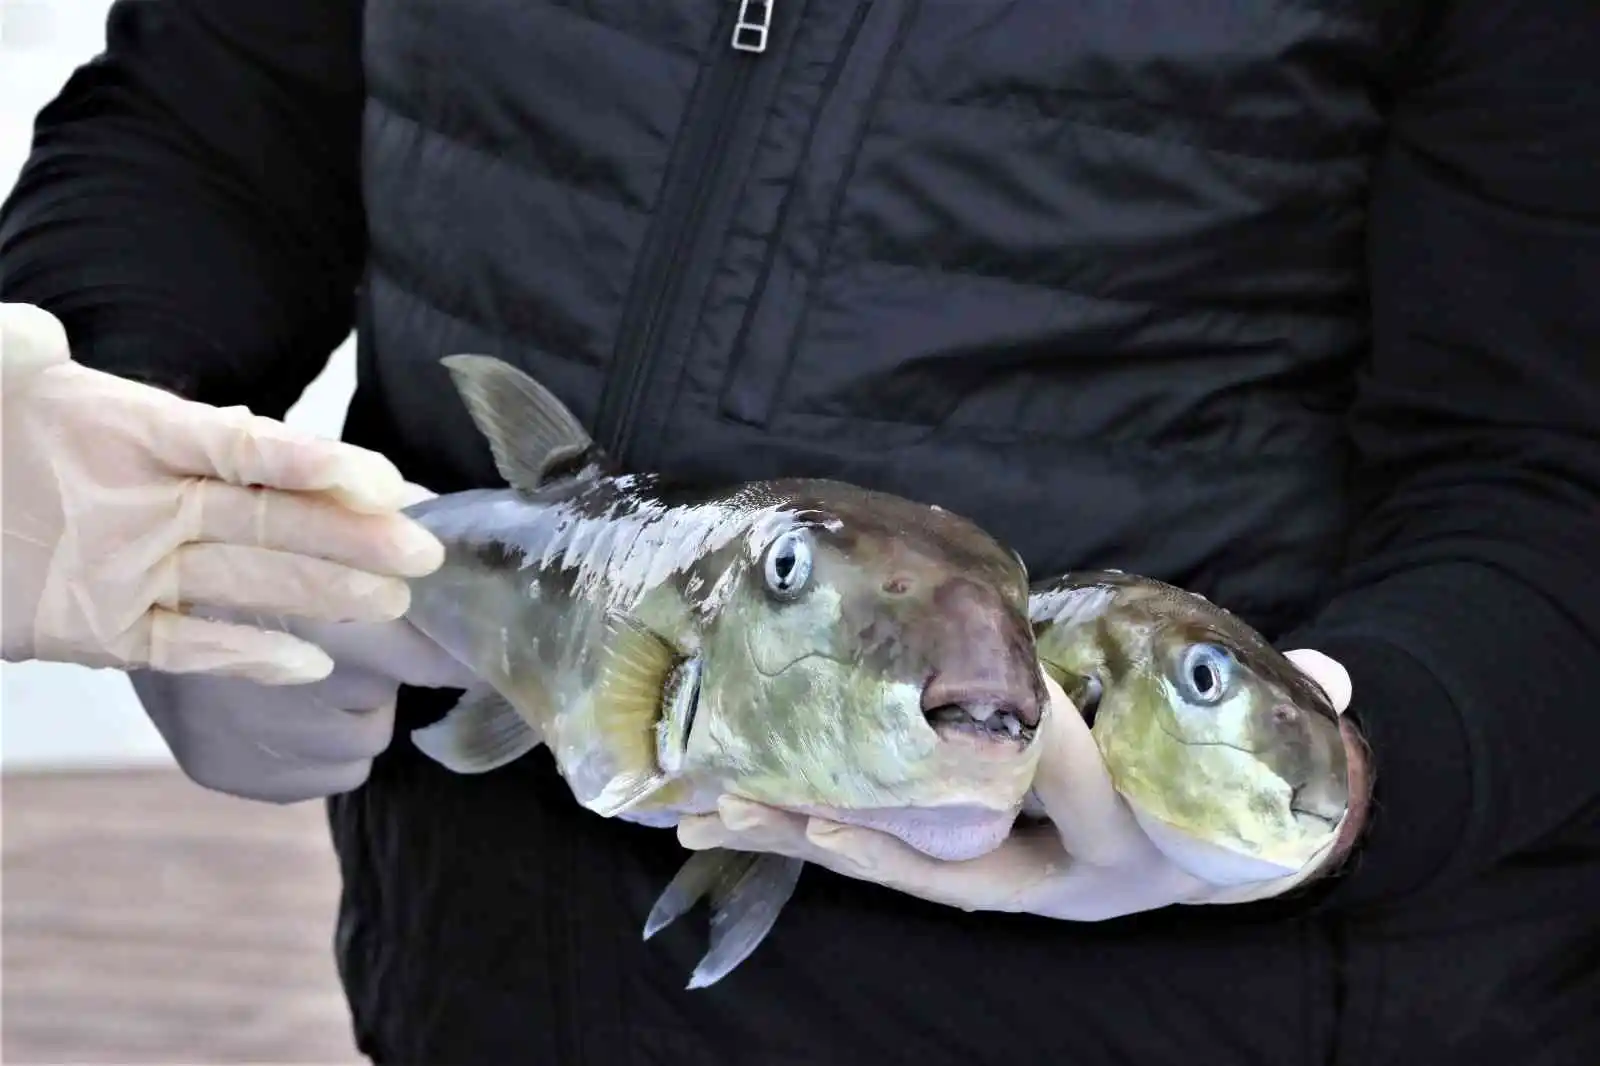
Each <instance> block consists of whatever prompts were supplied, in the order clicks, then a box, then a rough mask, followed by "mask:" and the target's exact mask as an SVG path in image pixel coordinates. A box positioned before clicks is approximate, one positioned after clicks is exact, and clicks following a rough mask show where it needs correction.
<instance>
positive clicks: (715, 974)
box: [644, 849, 805, 989]
mask: <svg viewBox="0 0 1600 1066" xmlns="http://www.w3.org/2000/svg"><path fill="white" fill-rule="evenodd" d="M804 869H805V863H804V861H802V860H800V859H791V858H789V857H787V856H784V855H766V854H756V853H751V852H742V851H727V850H723V849H713V850H711V851H701V852H696V853H695V854H694V855H692V856H690V858H689V861H688V862H686V863H684V864H683V868H682V869H680V870H679V871H678V874H677V876H676V877H674V878H673V879H672V882H671V883H670V884H668V885H667V887H666V889H665V890H664V891H663V892H662V893H661V896H660V897H659V898H658V899H657V900H656V904H655V906H654V907H652V908H651V910H650V916H649V917H648V918H647V919H646V920H645V928H644V937H645V939H646V940H648V939H650V938H651V937H652V936H654V935H655V934H656V933H658V932H660V931H661V930H662V929H665V928H666V927H667V926H669V925H671V924H672V923H673V922H675V921H677V920H678V919H679V918H680V917H682V916H683V915H684V914H687V913H688V912H689V911H690V910H691V909H692V908H693V907H694V905H695V903H696V902H698V901H699V900H700V899H701V898H702V897H704V898H706V900H707V901H708V902H709V903H710V905H711V946H710V948H709V949H707V951H706V953H705V955H704V956H702V957H701V959H700V964H699V965H698V966H696V967H695V970H694V973H693V975H692V976H691V977H690V978H689V985H688V987H689V988H690V989H696V988H705V987H707V986H709V985H713V984H715V983H716V982H718V981H720V980H722V978H724V977H726V976H727V975H728V974H730V973H732V972H733V970H734V969H735V968H736V967H737V966H738V965H739V964H740V963H741V962H743V961H744V960H745V959H746V958H748V957H749V956H750V953H751V952H753V951H755V949H756V948H757V947H759V946H760V944H761V942H762V941H763V940H765V939H766V937H767V934H768V933H770V932H771V931H772V927H773V925H775V924H776V923H777V920H778V915H779V913H781V912H782V910H783V908H784V905H785V904H787V903H788V902H789V898H790V897H791V896H792V895H794V890H795V886H796V885H798V884H799V882H800V873H801V871H802V870H804Z"/></svg>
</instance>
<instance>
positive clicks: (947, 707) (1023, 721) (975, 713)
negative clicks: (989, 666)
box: [922, 689, 1039, 747]
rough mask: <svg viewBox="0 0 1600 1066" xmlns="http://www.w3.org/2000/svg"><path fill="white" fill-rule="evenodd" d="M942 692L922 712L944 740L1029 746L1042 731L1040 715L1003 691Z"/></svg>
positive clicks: (935, 731)
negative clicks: (934, 702) (936, 700)
mask: <svg viewBox="0 0 1600 1066" xmlns="http://www.w3.org/2000/svg"><path fill="white" fill-rule="evenodd" d="M940 695H941V696H942V697H943V701H942V702H940V703H939V704H937V705H935V706H932V707H928V708H926V709H924V711H923V712H922V715H923V718H925V719H926V720H927V722H928V725H929V726H931V727H932V728H933V731H934V733H935V734H937V735H938V737H939V739H941V740H957V739H961V740H981V741H985V742H993V741H998V742H1001V743H1014V744H1016V745H1017V746H1019V747H1026V746H1027V745H1029V744H1031V743H1032V742H1033V738H1034V735H1035V734H1036V733H1037V732H1038V729H1039V722H1038V717H1037V716H1036V715H1029V714H1028V713H1027V712H1026V711H1025V710H1023V709H1022V708H1019V707H1018V706H1017V705H1016V704H1015V703H1014V702H1013V701H1012V700H1010V699H1009V698H1007V696H1006V695H1005V694H1003V693H998V692H994V691H990V690H981V689H972V690H965V691H948V692H942V693H940ZM1030 719H1031V720H1030Z"/></svg>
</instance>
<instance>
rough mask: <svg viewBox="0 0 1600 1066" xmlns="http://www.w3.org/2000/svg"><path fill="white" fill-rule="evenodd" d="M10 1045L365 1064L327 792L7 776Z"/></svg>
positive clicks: (77, 1056) (17, 1061) (141, 778)
mask: <svg viewBox="0 0 1600 1066" xmlns="http://www.w3.org/2000/svg"><path fill="white" fill-rule="evenodd" d="M0 803H3V812H0V819H3V822H0V837H3V842H4V868H3V883H0V901H3V905H0V914H3V938H0V949H3V953H4V954H3V970H0V980H3V1003H0V1007H3V1011H4V1014H3V1017H0V1028H3V1033H4V1039H3V1047H0V1061H3V1062H5V1063H7V1064H10V1066H21V1064H45V1063H51V1064H55V1063H125V1064H131V1063H161V1064H163V1066H176V1064H188V1063H219V1064H220V1063H280V1064H288V1063H307V1064H311V1063H317V1064H324V1063H325V1064H338V1063H364V1062H365V1061H366V1060H365V1059H364V1058H362V1057H361V1056H359V1055H358V1054H357V1053H356V1052H355V1049H354V1047H353V1046H352V1043H351V1038H350V1034H349V1025H348V1015H347V1014H346V1010H345V1004H344V999H343V997H342V996H341V994H340V992H339V988H338V985H337V982H336V978H335V975H334V970H333V961H332V954H331V938H332V927H333V915H334V907H335V903H336V899H337V891H338V882H337V874H336V871H335V869H334V865H333V857H332V853H331V852H330V850H329V844H328V838H327V831H326V829H325V827H324V823H323V813H322V806H321V805H320V804H316V803H310V804H301V805H298V806H295V807H287V808H285V807H274V806H270V805H266V804H252V803H246V802H244V801H242V800H234V799H231V798H229V797H226V796H221V795H218V794H216V793H212V792H207V791H205V790H203V789H201V788H199V787H197V786H195V785H193V784H191V783H189V782H188V781H187V780H186V779H185V778H183V777H181V776H180V775H178V774H177V773H175V772H172V773H169V772H163V771H145V772H129V773H92V774H91V773H80V774H33V773H29V774H9V773H8V774H5V775H3V776H0Z"/></svg>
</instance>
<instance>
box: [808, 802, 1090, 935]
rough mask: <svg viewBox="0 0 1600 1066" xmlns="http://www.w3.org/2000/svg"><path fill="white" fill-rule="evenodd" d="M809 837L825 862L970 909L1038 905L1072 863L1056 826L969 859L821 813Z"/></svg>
mask: <svg viewBox="0 0 1600 1066" xmlns="http://www.w3.org/2000/svg"><path fill="white" fill-rule="evenodd" d="M805 841H806V845H807V851H806V854H804V855H803V856H802V857H804V858H807V859H808V860H809V861H811V862H814V863H816V864H818V865H820V866H825V867H827V868H829V869H831V870H833V871H834V872H836V873H840V874H843V875H845V876H847V877H854V878H858V879H860V880H865V881H873V882H876V883H877V884H881V885H884V886H885V887H887V888H892V889H895V890H897V891H900V892H905V893H907V894H908V895H913V896H919V897H921V898H923V899H928V900H932V901H934V902H936V903H943V904H945V905H946V906H951V907H958V908H961V909H962V910H992V911H1010V912H1022V911H1031V910H1035V909H1037V908H1038V907H1039V906H1040V905H1041V902H1042V900H1043V898H1044V897H1045V896H1046V895H1047V894H1054V892H1055V885H1054V883H1053V882H1054V879H1056V878H1058V877H1060V876H1061V875H1063V874H1065V873H1066V872H1067V869H1068V867H1069V866H1070V865H1071V860H1070V859H1069V858H1068V856H1067V855H1066V854H1065V853H1064V852H1063V851H1062V850H1061V843H1060V841H1059V840H1058V839H1057V838H1056V837H1055V835H1054V834H1053V833H1052V832H1050V831H1049V829H1048V828H1042V829H1041V828H1035V829H1032V830H1029V829H1018V830H1016V831H1014V832H1013V833H1012V834H1011V835H1010V836H1009V837H1007V838H1006V839H1005V841H1004V842H1002V843H1001V844H1000V846H999V847H998V848H995V849H994V850H993V851H991V852H989V853H987V854H985V855H981V856H979V857H978V858H975V859H968V860H965V861H962V862H948V861H944V860H941V859H935V858H932V857H931V856H928V855H924V854H923V853H922V852H920V851H917V850H916V849H915V848H913V847H911V846H910V845H909V844H906V843H905V842H904V841H902V840H900V839H898V838H896V837H893V836H890V835H889V834H887V833H882V832H879V831H877V830H873V829H863V828H860V827H857V826H849V825H841V824H840V823H838V822H829V821H825V820H823V819H820V818H814V819H812V820H811V821H810V822H809V823H808V824H807V826H806V831H805ZM1047 888H1048V892H1046V891H1045V890H1046V889H1047Z"/></svg>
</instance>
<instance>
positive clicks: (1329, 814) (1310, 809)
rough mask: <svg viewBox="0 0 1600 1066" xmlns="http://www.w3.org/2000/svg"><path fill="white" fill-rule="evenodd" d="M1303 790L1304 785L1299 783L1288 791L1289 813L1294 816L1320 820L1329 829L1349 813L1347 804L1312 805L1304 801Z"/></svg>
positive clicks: (1336, 825)
mask: <svg viewBox="0 0 1600 1066" xmlns="http://www.w3.org/2000/svg"><path fill="white" fill-rule="evenodd" d="M1304 792H1305V786H1304V785H1301V786H1299V787H1297V788H1295V789H1294V790H1293V791H1292V792H1291V793H1290V795H1289V813H1290V814H1292V815H1294V816H1296V817H1305V818H1310V819H1312V820H1314V821H1317V822H1321V823H1322V824H1323V825H1324V826H1326V827H1327V828H1329V829H1337V828H1339V823H1341V822H1343V821H1344V816H1345V815H1346V814H1348V813H1349V807H1348V805H1344V806H1332V807H1330V806H1328V805H1326V804H1324V805H1321V806H1320V807H1318V806H1313V805H1311V804H1308V803H1307V802H1306V797H1305V796H1304V795H1303V793H1304Z"/></svg>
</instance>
